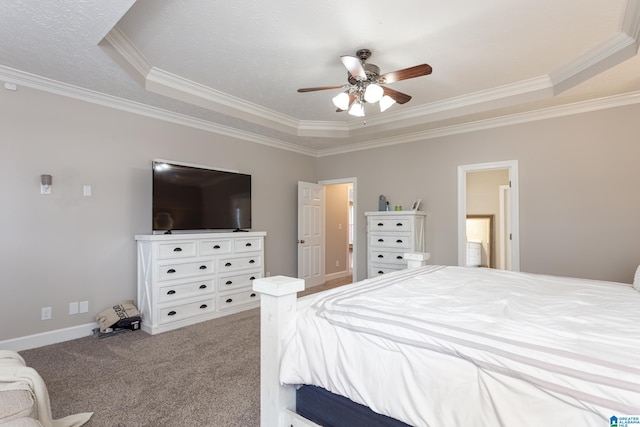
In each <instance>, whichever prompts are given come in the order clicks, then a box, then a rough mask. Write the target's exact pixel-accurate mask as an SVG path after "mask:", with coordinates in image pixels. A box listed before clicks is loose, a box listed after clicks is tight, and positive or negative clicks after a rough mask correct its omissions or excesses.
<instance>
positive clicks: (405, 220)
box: [367, 217, 413, 232]
mask: <svg viewBox="0 0 640 427" xmlns="http://www.w3.org/2000/svg"><path fill="white" fill-rule="evenodd" d="M412 224H413V222H412V220H411V218H410V217H395V218H376V217H370V218H369V221H368V223H367V225H368V230H369V231H373V232H375V231H401V232H402V231H411V225H412Z"/></svg>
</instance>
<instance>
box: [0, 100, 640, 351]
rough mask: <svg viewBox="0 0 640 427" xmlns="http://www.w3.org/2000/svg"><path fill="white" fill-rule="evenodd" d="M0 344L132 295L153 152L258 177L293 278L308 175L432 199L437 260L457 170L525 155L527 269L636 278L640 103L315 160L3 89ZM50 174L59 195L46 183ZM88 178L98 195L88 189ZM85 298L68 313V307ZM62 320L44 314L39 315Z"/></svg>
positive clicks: (443, 250) (451, 245)
mask: <svg viewBox="0 0 640 427" xmlns="http://www.w3.org/2000/svg"><path fill="white" fill-rule="evenodd" d="M0 114H1V117H2V126H1V127H0V148H1V150H2V151H1V153H2V155H1V156H0V203H1V205H0V206H1V209H0V263H1V264H0V267H1V269H2V271H3V275H2V278H1V279H0V286H1V289H2V297H1V298H0V324H2V325H3V326H2V328H0V341H1V340H6V339H11V338H14V337H22V336H26V335H30V334H36V333H41V332H47V331H53V330H58V329H61V328H66V327H71V326H76V325H82V324H85V323H88V322H91V321H93V316H94V315H95V314H96V313H97V312H99V311H100V310H102V309H103V308H105V307H108V306H111V305H113V304H115V303H118V302H120V301H122V300H123V299H133V298H135V292H136V283H135V281H136V250H135V242H134V239H133V236H134V235H135V234H145V233H149V232H150V231H151V166H150V162H151V159H154V158H163V159H170V160H176V161H182V162H189V163H196V164H202V165H207V166H211V167H221V168H227V169H237V170H240V171H241V172H244V173H250V174H252V175H253V177H254V179H253V193H254V199H253V208H254V227H253V228H254V229H255V230H264V231H266V232H267V233H268V234H267V238H266V256H265V257H266V271H268V272H270V273H271V274H272V275H276V274H284V275H296V268H297V262H296V243H295V242H296V238H297V236H296V221H297V220H296V194H297V181H299V180H303V181H311V182H313V181H318V180H332V179H340V178H348V177H357V180H358V186H357V190H358V194H357V201H358V204H357V213H356V214H357V215H358V221H357V230H356V245H358V248H359V249H358V251H357V259H356V260H355V265H354V267H355V268H356V269H357V270H358V276H359V277H366V252H367V251H366V235H365V230H366V222H365V221H364V212H366V211H370V210H377V201H378V196H379V195H380V194H385V195H386V196H387V198H388V200H389V201H390V204H391V205H392V206H395V205H403V206H405V207H408V206H410V205H411V202H412V201H413V200H415V199H418V198H421V199H422V200H423V208H422V209H423V210H426V211H427V212H428V213H429V215H428V217H427V223H426V229H427V230H426V237H427V250H428V251H429V252H431V253H432V261H431V262H432V263H434V264H456V263H457V194H456V193H457V167H458V166H459V165H465V164H474V163H484V162H495V161H504V160H518V161H519V172H520V237H521V269H522V270H523V271H530V272H539V273H550V274H558V275H566V276H579V277H586V278H594V279H606V280H614V281H621V282H630V281H631V280H632V276H633V272H634V270H635V268H636V267H637V265H638V264H639V263H640V240H639V239H638V237H639V236H640V224H639V223H638V221H637V216H638V214H637V213H638V212H640V197H639V196H638V191H637V185H638V182H640V168H638V167H637V163H638V159H639V158H640V144H639V143H638V137H637V131H636V130H637V117H639V116H640V106H628V107H620V108H615V109H609V110H603V111H596V112H591V113H584V114H579V115H573V116H567V117H561V118H555V119H549V120H544V121H538V122H532V123H526V124H521V125H513V126H508V127H502V128H496V129H490V130H484V131H476V132H471V133H466V134H459V135H453V136H447V137H440V138H434V139H428V140H425V141H419V142H414V143H407V144H401V145H395V146H389V147H382V148H376V149H371V150H366V151H359V152H354V153H347V154H341V155H336V156H328V157H320V158H318V159H316V158H312V157H309V156H304V155H300V154H296V153H292V152H289V151H284V150H279V149H276V148H271V147H267V146H263V145H259V144H254V143H250V142H246V141H242V140H236V139H232V138H229V137H225V136H220V135H217V134H213V133H210V132H206V131H203V130H198V129H193V128H189V127H185V126H181V125H178V124H172V123H168V122H163V121H159V120H155V119H151V118H147V117H143V116H139V115H136V114H132V113H127V112H123V111H116V110H112V109H109V108H106V107H102V106H99V105H94V104H89V103H85V102H81V101H77V100H73V99H69V98H65V97H61V96H58V95H52V94H48V93H44V92H39V91H36V90H31V89H28V88H20V89H19V90H18V91H17V92H9V91H3V92H2V93H0ZM41 174H51V175H53V194H52V195H50V196H43V195H40V194H39V176H40V175H41ZM83 185H91V186H92V188H93V196H92V197H90V198H86V197H83V196H82V186H83ZM83 300H88V301H89V303H90V307H89V309H90V310H89V313H87V314H79V315H75V316H70V315H68V314H67V311H68V303H69V302H73V301H83ZM44 306H52V307H53V319H52V320H49V321H41V320H40V308H41V307H44Z"/></svg>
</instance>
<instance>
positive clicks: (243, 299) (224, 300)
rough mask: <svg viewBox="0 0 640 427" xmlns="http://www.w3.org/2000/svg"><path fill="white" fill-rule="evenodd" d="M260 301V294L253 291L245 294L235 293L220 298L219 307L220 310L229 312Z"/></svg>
mask: <svg viewBox="0 0 640 427" xmlns="http://www.w3.org/2000/svg"><path fill="white" fill-rule="evenodd" d="M259 300H260V294H258V293H257V292H255V291H253V290H247V291H243V292H235V293H232V294H227V295H220V297H218V306H219V307H220V310H221V311H222V310H227V309H230V308H233V307H236V306H238V305H243V304H251V303H254V302H256V301H259Z"/></svg>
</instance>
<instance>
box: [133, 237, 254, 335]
mask: <svg viewBox="0 0 640 427" xmlns="http://www.w3.org/2000/svg"><path fill="white" fill-rule="evenodd" d="M265 235H266V233H265V232H239V233H199V234H162V235H138V236H136V237H135V238H136V241H137V245H138V299H137V305H138V310H140V313H141V314H142V323H141V328H142V330H144V331H145V332H148V333H150V334H157V333H160V332H165V331H170V330H172V329H177V328H181V327H183V326H187V325H191V324H194V323H198V322H202V321H204V320H209V319H213V318H215V317H220V316H226V315H228V314H231V313H236V312H238V311H242V310H247V309H250V308H254V307H258V306H259V305H260V298H259V295H258V294H256V293H255V292H254V291H253V290H252V283H253V280H254V279H258V278H261V277H263V275H264V236H265Z"/></svg>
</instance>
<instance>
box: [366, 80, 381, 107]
mask: <svg viewBox="0 0 640 427" xmlns="http://www.w3.org/2000/svg"><path fill="white" fill-rule="evenodd" d="M383 95H384V89H382V86H380V85H378V84H376V83H370V84H369V85H367V88H366V89H365V91H364V100H365V101H367V102H369V103H371V104H374V103H376V102H378V101H380V99H382V97H383Z"/></svg>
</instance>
